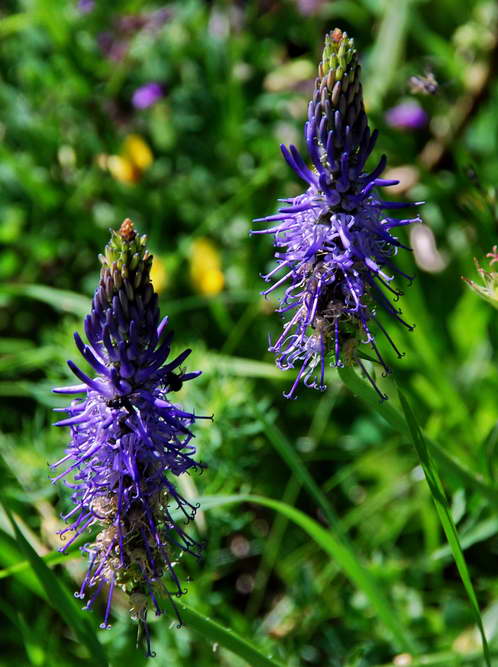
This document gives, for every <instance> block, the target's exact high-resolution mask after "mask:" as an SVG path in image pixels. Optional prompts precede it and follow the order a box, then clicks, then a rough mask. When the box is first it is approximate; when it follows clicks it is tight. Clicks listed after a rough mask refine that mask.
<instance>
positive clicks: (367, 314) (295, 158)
mask: <svg viewBox="0 0 498 667" xmlns="http://www.w3.org/2000/svg"><path fill="white" fill-rule="evenodd" d="M360 70H361V68H360V64H359V62H358V55H357V52H356V49H355V48H354V43H353V40H352V39H350V38H349V37H348V36H347V34H346V33H345V32H342V31H341V30H339V29H338V28H336V29H335V30H333V31H332V32H331V33H330V34H329V35H327V36H326V38H325V48H324V51H323V56H322V61H321V62H320V64H319V66H318V78H317V79H316V81H315V91H314V93H313V98H312V100H311V102H310V103H309V108H308V120H307V122H306V124H305V129H304V135H305V140H306V147H307V150H308V155H309V158H310V160H311V162H312V167H311V168H309V167H308V166H307V164H306V163H305V161H304V159H303V158H302V157H301V155H300V153H299V152H298V150H297V148H296V147H295V146H290V147H289V148H286V147H285V146H281V149H282V153H283V155H284V158H285V160H286V161H287V162H288V164H289V165H290V166H291V168H292V169H293V170H294V171H295V172H296V174H297V175H298V176H299V177H300V178H301V179H302V180H303V181H304V182H305V183H306V184H307V189H306V191H305V192H304V193H303V194H301V195H298V196H297V197H293V198H290V199H284V200H281V201H284V202H285V204H286V206H284V207H283V208H281V209H279V211H278V213H277V214H276V215H272V216H268V217H266V218H260V219H258V220H256V222H258V221H265V222H269V223H271V226H270V228H268V229H264V230H260V231H253V232H252V233H253V234H272V235H273V236H274V245H275V246H276V248H277V251H276V253H275V258H276V259H277V265H276V266H275V268H274V269H273V270H272V271H270V272H269V273H268V274H267V275H265V276H263V279H264V280H265V281H272V280H274V281H275V282H274V283H273V285H272V286H271V287H270V288H269V289H267V290H266V291H264V292H263V294H264V295H268V294H270V293H271V292H273V291H274V290H276V289H277V288H279V287H280V286H282V287H285V291H284V294H283V297H282V298H281V301H280V306H279V308H278V312H280V313H282V314H283V317H284V320H285V323H284V328H283V332H282V334H281V335H280V336H279V337H278V338H277V340H276V341H275V342H273V343H272V344H271V345H270V350H271V351H273V352H274V353H275V354H276V356H277V365H278V366H279V367H280V368H281V369H288V368H294V367H295V366H300V369H299V372H298V374H297V377H296V380H295V382H294V384H293V386H292V387H291V389H290V391H289V392H288V394H286V396H287V397H292V395H293V394H294V392H295V390H296V387H297V385H298V383H299V382H300V381H302V382H304V384H305V385H307V386H310V387H314V388H318V389H324V388H325V384H324V372H325V363H326V360H327V359H328V358H330V361H331V365H333V366H336V367H337V366H343V365H344V363H356V364H358V365H359V366H360V368H361V369H362V370H363V372H364V373H366V374H367V377H368V378H369V380H370V381H371V382H372V384H373V386H374V388H375V389H376V391H377V392H378V393H379V395H380V396H381V397H382V398H385V396H384V395H383V394H382V393H381V392H380V390H379V389H378V387H377V385H376V383H375V381H374V379H373V378H372V377H371V376H370V375H369V374H368V373H367V371H366V368H365V366H364V364H363V362H362V361H361V358H360V357H361V356H363V357H364V356H365V355H364V353H361V352H360V351H359V348H358V345H359V344H360V343H366V344H368V345H369V346H370V347H371V348H372V350H373V352H374V355H375V357H374V360H375V361H377V362H379V363H380V364H381V365H382V367H383V369H384V371H385V372H388V371H389V369H388V368H387V366H386V364H385V362H384V360H383V359H382V356H381V354H380V351H379V349H378V347H377V343H376V341H375V338H374V332H373V328H372V324H375V325H376V327H377V329H378V330H380V331H381V332H382V333H383V334H384V335H385V337H386V338H387V340H388V341H389V343H390V344H391V345H392V346H393V348H394V349H395V351H396V353H397V354H398V356H401V355H400V353H399V351H398V350H397V348H396V346H395V345H394V343H393V341H392V339H391V338H390V336H389V334H388V333H387V330H386V329H385V328H384V326H383V324H382V323H381V322H380V320H379V318H378V314H379V313H380V312H384V313H385V314H387V315H388V317H389V318H391V319H394V320H395V321H397V322H400V323H401V324H402V325H404V326H406V327H407V328H408V329H412V328H413V327H412V326H410V325H409V324H407V323H406V322H405V321H404V320H403V319H402V318H401V313H400V311H399V310H398V309H397V308H395V307H394V306H393V304H392V303H391V300H390V299H389V298H388V297H387V296H386V293H385V290H387V291H388V292H389V293H390V294H391V295H393V297H394V300H397V299H398V298H399V296H400V295H401V292H400V291H399V290H397V289H396V288H395V287H393V285H392V282H393V280H394V278H395V277H402V278H406V279H408V280H411V278H410V277H409V276H407V275H406V274H404V273H403V272H402V271H400V270H399V269H397V268H396V266H395V264H394V262H393V256H394V255H395V254H396V252H397V250H398V248H400V247H405V246H402V244H401V243H400V242H399V241H398V240H397V239H396V238H395V237H394V236H393V235H392V233H391V230H392V229H393V228H395V227H399V226H403V225H407V224H410V223H412V222H415V221H420V219H419V218H407V219H398V218H394V217H389V216H386V215H385V214H383V210H385V209H387V210H389V209H400V208H404V207H406V206H411V205H413V204H404V203H394V202H388V201H383V200H382V199H380V198H379V197H378V195H377V194H376V191H375V188H376V187H378V186H388V185H394V184H397V183H398V181H395V180H385V179H382V178H380V175H381V174H382V172H383V171H384V168H385V166H386V157H385V156H383V157H382V158H381V159H380V161H379V163H378V164H377V166H376V167H375V168H374V169H373V170H372V171H367V170H366V162H367V159H368V157H369V155H370V154H371V152H372V150H373V148H374V145H375V142H376V139H377V131H374V132H371V131H370V128H369V127H368V120H367V116H366V113H365V110H364V106H363V95H362V87H361V82H360ZM281 273H282V274H283V275H281V277H280V274H281Z"/></svg>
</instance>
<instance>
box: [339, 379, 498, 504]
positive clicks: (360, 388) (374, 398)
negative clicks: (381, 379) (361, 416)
mask: <svg viewBox="0 0 498 667" xmlns="http://www.w3.org/2000/svg"><path fill="white" fill-rule="evenodd" d="M339 376H340V378H341V380H342V381H343V382H344V384H345V385H346V387H348V389H349V390H350V391H351V392H352V393H353V394H354V395H355V396H358V397H359V398H360V399H361V400H362V401H363V402H364V403H366V404H367V405H368V406H369V407H370V408H371V409H372V410H374V411H375V412H377V413H378V414H380V415H381V416H382V417H383V418H384V419H385V421H386V422H387V423H388V424H389V425H390V426H391V427H392V428H393V429H394V430H395V431H397V432H398V433H402V434H403V435H406V436H408V437H410V431H409V429H408V426H407V423H406V421H405V420H404V418H403V416H402V415H401V413H400V412H399V411H398V410H396V408H395V407H394V406H393V405H392V404H391V402H390V401H382V402H381V401H379V397H378V395H377V394H376V393H375V392H374V390H373V389H372V388H371V387H369V386H368V384H367V383H366V382H364V381H363V380H362V379H361V378H360V377H358V375H357V373H355V372H354V370H353V369H352V368H339ZM425 441H426V443H427V445H428V446H429V447H430V450H431V453H432V455H433V456H434V458H435V459H436V460H437V462H438V463H439V465H441V466H442V467H443V468H444V470H445V471H446V472H448V473H450V474H451V475H454V476H455V477H456V478H457V479H458V480H459V481H460V482H461V483H462V484H463V485H464V486H465V487H466V488H467V489H469V488H470V489H474V491H477V492H478V493H480V494H481V495H482V496H484V497H485V498H487V499H488V500H489V501H490V502H492V503H493V504H495V503H498V491H497V490H496V489H495V488H493V487H492V486H491V485H490V484H487V483H486V482H485V481H483V479H482V478H481V477H478V476H477V475H475V474H474V473H473V472H471V471H470V470H467V469H466V468H464V467H463V466H462V465H461V463H459V462H458V461H455V459H453V458H452V457H451V456H450V455H449V454H447V453H446V452H445V451H444V449H443V448H442V447H441V446H440V445H439V444H438V443H437V442H434V440H429V439H428V438H425Z"/></svg>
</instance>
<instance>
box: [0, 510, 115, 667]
mask: <svg viewBox="0 0 498 667" xmlns="http://www.w3.org/2000/svg"><path fill="white" fill-rule="evenodd" d="M4 508H5V511H6V513H7V515H8V517H9V520H10V522H11V524H12V527H13V528H14V531H15V535H16V540H17V543H18V545H19V547H20V549H21V550H22V551H23V552H24V554H25V556H26V558H27V560H29V562H30V564H31V567H32V568H33V571H34V573H35V574H36V576H37V577H38V579H39V581H40V584H41V585H42V586H43V588H44V590H45V592H46V594H47V598H48V600H49V601H50V602H51V604H52V605H53V607H54V609H56V610H57V611H58V612H59V614H61V616H62V617H63V618H64V620H65V621H66V622H67V623H68V625H70V626H71V627H72V628H73V630H74V632H75V633H76V635H77V636H78V638H79V640H80V641H81V643H82V644H84V645H85V646H86V647H87V649H88V651H89V652H90V656H91V659H92V664H95V665H101V666H102V667H107V665H108V664H109V663H108V662H107V658H106V656H105V653H104V649H103V648H102V645H101V644H100V642H99V640H98V639H97V635H96V633H95V630H94V629H93V628H92V626H91V624H90V623H89V621H88V619H86V618H85V617H84V616H83V615H82V613H81V611H80V610H79V609H78V607H77V605H76V603H75V601H74V599H73V598H72V596H71V595H70V594H69V593H68V592H67V590H66V589H65V588H64V586H63V585H62V584H61V583H60V581H59V580H58V579H57V577H56V576H55V574H54V573H53V572H52V570H51V569H50V568H49V567H47V565H46V564H45V562H44V561H43V559H42V558H40V556H38V554H37V553H36V551H35V550H34V549H33V547H32V546H31V545H30V543H29V542H28V541H27V540H26V538H25V537H24V535H23V534H22V533H21V531H20V530H19V527H18V526H17V523H16V522H15V519H14V517H13V516H12V514H11V512H10V511H9V509H8V508H7V507H6V506H5V505H4Z"/></svg>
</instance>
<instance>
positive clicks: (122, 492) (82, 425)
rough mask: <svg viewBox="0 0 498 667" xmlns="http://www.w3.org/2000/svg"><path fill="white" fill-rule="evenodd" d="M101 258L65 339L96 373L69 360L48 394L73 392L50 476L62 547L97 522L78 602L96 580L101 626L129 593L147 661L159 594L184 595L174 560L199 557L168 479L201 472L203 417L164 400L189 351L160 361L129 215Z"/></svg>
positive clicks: (159, 331)
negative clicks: (94, 282) (66, 494)
mask: <svg viewBox="0 0 498 667" xmlns="http://www.w3.org/2000/svg"><path fill="white" fill-rule="evenodd" d="M100 260H101V262H102V270H101V274H100V282H99V286H98V287H97V290H96V292H95V295H94V297H93V301H92V309H91V312H90V314H89V315H87V317H86V318H85V334H86V338H87V341H88V342H87V343H85V342H84V341H83V340H82V338H81V337H80V336H79V334H77V333H75V334H74V338H75V341H76V346H77V347H78V349H79V351H80V352H81V354H82V356H83V358H84V359H85V360H86V362H88V364H89V365H90V366H91V367H92V369H93V371H94V373H96V375H95V376H93V374H92V376H90V375H87V374H86V373H84V372H83V371H82V370H81V369H80V368H79V367H78V366H76V364H75V363H74V362H72V361H68V365H69V367H70V368H71V370H72V372H73V373H74V374H75V375H76V377H77V378H78V379H79V380H80V381H81V384H77V385H74V386H71V387H61V388H57V389H54V391H55V392H57V393H60V394H69V395H74V396H78V395H80V397H79V398H75V399H74V400H72V401H71V403H70V404H69V406H68V407H66V408H58V409H57V410H59V411H63V412H66V413H67V414H68V417H67V418H65V419H63V420H62V421H59V422H57V426H69V427H70V429H71V442H70V443H69V445H68V447H67V449H66V453H65V456H64V457H63V458H62V459H61V460H60V461H58V462H57V463H54V464H53V465H52V466H51V468H52V469H55V468H58V467H59V466H61V465H63V464H65V465H66V468H65V470H64V471H63V472H61V473H60V474H59V475H57V476H56V477H54V478H53V480H52V482H54V483H55V482H57V481H58V480H60V479H62V478H66V477H67V475H69V474H72V479H71V481H68V480H67V478H66V479H64V483H65V484H66V486H68V487H69V488H70V489H71V490H72V496H71V500H72V503H73V507H72V509H71V510H70V511H69V512H67V514H65V515H64V516H63V517H62V518H63V519H64V520H65V521H69V525H68V527H67V528H64V529H63V530H61V531H60V534H61V535H63V536H65V535H66V534H68V535H70V539H69V540H68V542H67V543H66V545H65V546H64V547H63V548H62V549H61V551H65V550H66V549H67V548H68V547H69V546H70V545H71V544H73V542H74V541H75V540H77V539H78V538H79V537H80V536H81V535H83V533H85V532H86V531H87V530H88V529H89V528H98V533H97V535H96V537H95V539H94V540H93V542H92V543H89V544H85V545H84V546H83V547H82V551H83V552H84V553H85V554H87V556H88V570H87V573H86V576H85V578H84V580H83V583H82V585H81V588H80V590H79V592H78V593H76V597H78V598H81V599H83V598H85V597H86V596H87V593H88V591H90V590H91V593H90V595H89V599H88V601H87V603H86V606H85V609H89V608H91V607H92V605H93V604H94V602H95V600H96V599H97V597H98V596H99V594H100V592H101V591H102V589H103V588H104V587H106V588H107V604H106V608H105V613H104V621H103V623H102V624H101V626H100V627H101V628H107V627H109V614H110V609H111V602H112V597H113V592H114V589H115V588H116V587H118V588H120V589H121V590H122V591H124V592H125V593H127V594H128V597H129V601H130V613H131V616H132V618H134V619H135V620H137V621H138V625H139V636H140V637H143V638H144V640H145V643H146V647H147V655H148V656H151V655H153V653H152V651H151V648H150V638H149V629H148V626H147V613H148V611H149V609H150V608H152V609H154V611H155V613H156V615H160V614H162V613H163V611H164V607H163V600H164V599H166V600H169V601H170V602H172V597H179V596H181V595H183V594H184V593H185V592H186V591H185V588H184V586H183V585H182V583H181V581H180V579H179V576H178V574H177V567H176V565H177V563H178V560H179V558H180V557H181V556H182V555H183V554H187V553H188V554H191V555H193V556H195V557H199V555H200V552H201V545H200V544H198V543H197V542H196V541H195V540H194V539H192V538H191V537H190V536H189V535H188V534H187V533H186V532H185V530H184V528H183V527H182V525H181V523H180V522H179V521H177V520H176V519H174V518H173V516H172V514H171V508H175V509H176V510H179V511H180V512H181V513H182V514H183V517H184V519H187V521H191V520H192V519H193V518H194V516H195V512H196V509H197V506H196V505H193V504H191V503H190V502H189V501H188V500H186V499H185V498H184V497H183V496H182V495H181V494H180V493H179V491H178V489H177V486H176V484H175V478H176V477H178V476H179V475H182V474H184V473H187V472H190V471H191V470H196V469H198V468H200V467H202V466H201V464H199V463H197V462H196V461H195V460H194V458H193V456H194V454H195V447H194V446H193V444H192V438H193V437H194V434H193V433H192V431H191V430H190V426H191V425H192V424H193V423H194V422H195V421H196V420H197V419H205V417H199V416H198V415H194V414H193V413H190V412H186V411H184V410H183V409H182V408H181V407H180V406H178V405H176V404H174V403H173V402H172V401H171V398H170V392H171V391H178V390H179V389H180V388H181V386H182V384H183V383H184V382H187V381H188V380H192V379H193V378H196V377H197V376H198V375H199V374H200V371H193V372H187V371H185V370H183V368H182V366H181V365H182V364H183V362H184V361H185V359H186V358H187V357H188V355H189V354H190V352H191V350H185V351H184V352H182V353H181V354H179V355H178V356H177V357H176V358H175V359H173V360H171V361H167V359H168V356H169V353H170V348H171V341H172V337H173V334H172V332H169V333H167V332H166V330H167V325H168V318H167V317H165V318H164V319H163V320H161V321H160V320H159V308H158V304H157V294H155V293H154V289H153V287H152V283H151V281H150V268H151V264H152V255H151V254H150V253H149V251H148V250H147V247H146V237H145V236H138V235H137V233H136V231H135V229H134V227H133V223H132V222H131V220H128V219H127V220H125V221H124V222H123V224H122V225H121V228H120V230H119V233H116V232H114V231H113V232H112V237H111V240H110V242H109V243H108V245H107V246H106V249H105V253H104V255H101V256H100ZM163 575H167V577H168V579H167V583H165V581H164V576H163ZM173 607H174V604H173ZM175 611H176V608H175ZM178 620H179V621H180V618H179V617H178ZM180 622H181V621H180Z"/></svg>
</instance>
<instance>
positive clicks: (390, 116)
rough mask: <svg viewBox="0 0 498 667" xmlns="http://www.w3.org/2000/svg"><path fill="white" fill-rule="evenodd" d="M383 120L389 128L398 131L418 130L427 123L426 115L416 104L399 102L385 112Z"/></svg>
mask: <svg viewBox="0 0 498 667" xmlns="http://www.w3.org/2000/svg"><path fill="white" fill-rule="evenodd" d="M384 118H385V119H386V123H387V124H388V125H389V126H390V127H395V128H397V129H398V130H419V129H420V128H422V127H425V126H426V125H427V121H428V116H427V113H426V112H425V111H424V109H422V107H421V106H420V105H419V104H417V102H401V104H398V105H396V106H395V107H392V109H389V110H388V111H386V114H385V116H384Z"/></svg>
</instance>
